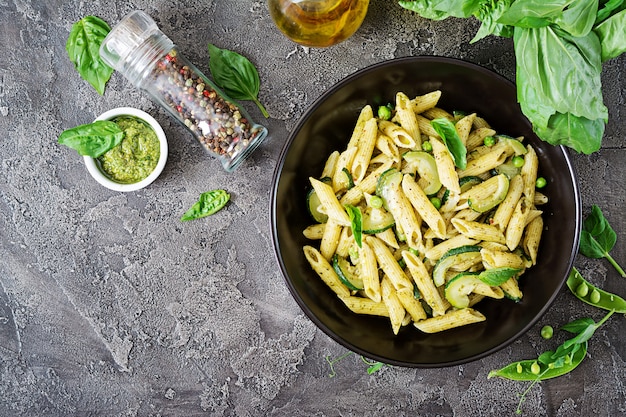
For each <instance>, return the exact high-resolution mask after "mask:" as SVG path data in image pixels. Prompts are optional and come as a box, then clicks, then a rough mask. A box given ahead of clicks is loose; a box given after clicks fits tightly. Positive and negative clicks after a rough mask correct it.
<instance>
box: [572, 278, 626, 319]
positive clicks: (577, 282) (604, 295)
mask: <svg viewBox="0 0 626 417" xmlns="http://www.w3.org/2000/svg"><path fill="white" fill-rule="evenodd" d="M567 287H568V288H569V289H570V291H571V292H572V294H574V295H575V296H576V298H578V299H579V300H581V301H583V302H585V303H587V304H590V305H592V306H594V307H598V308H602V309H604V310H609V311H614V312H616V313H626V300H624V299H623V298H622V297H619V296H617V295H615V294H612V293H610V292H607V291H604V290H603V289H601V288H598V287H596V286H595V285H593V284H591V283H590V282H588V281H587V280H586V279H585V278H583V276H582V275H581V274H580V272H578V270H577V269H576V268H572V271H571V272H570V274H569V276H568V277H567Z"/></svg>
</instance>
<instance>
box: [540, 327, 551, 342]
mask: <svg viewBox="0 0 626 417" xmlns="http://www.w3.org/2000/svg"><path fill="white" fill-rule="evenodd" d="M553 334H554V329H553V328H552V326H543V327H542V328H541V337H543V338H544V339H550V338H552V335H553Z"/></svg>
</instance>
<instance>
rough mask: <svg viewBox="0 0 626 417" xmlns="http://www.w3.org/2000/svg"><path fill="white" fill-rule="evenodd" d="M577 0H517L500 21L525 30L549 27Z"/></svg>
mask: <svg viewBox="0 0 626 417" xmlns="http://www.w3.org/2000/svg"><path fill="white" fill-rule="evenodd" d="M574 1H576V0H552V1H546V0H517V1H515V2H513V4H512V5H511V7H509V9H508V10H507V11H506V12H505V13H504V14H503V15H502V16H501V17H500V18H499V19H498V22H499V23H501V24H503V25H511V26H517V27H523V28H540V27H545V26H548V25H549V24H550V23H552V22H553V21H554V20H555V19H556V18H557V17H559V16H560V15H561V13H562V12H563V10H565V8H566V7H568V6H569V5H570V4H572V3H573V2H574Z"/></svg>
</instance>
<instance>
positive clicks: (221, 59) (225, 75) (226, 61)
mask: <svg viewBox="0 0 626 417" xmlns="http://www.w3.org/2000/svg"><path fill="white" fill-rule="evenodd" d="M209 68H210V69H211V75H213V79H214V80H215V83H216V84H217V85H218V86H219V87H221V88H222V89H223V90H224V92H225V93H226V94H227V95H228V96H229V97H231V98H233V99H235V100H252V101H253V102H254V103H255V104H256V105H257V106H258V108H259V109H260V110H261V113H263V116H265V117H269V113H268V112H267V110H265V107H263V104H261V102H260V101H259V99H258V95H259V89H260V85H261V81H260V79H259V73H258V71H257V70H256V68H255V67H254V65H253V64H252V62H250V61H249V60H248V58H246V57H244V56H242V55H240V54H238V53H237V52H233V51H229V50H228V49H220V48H218V47H217V46H215V45H212V44H209Z"/></svg>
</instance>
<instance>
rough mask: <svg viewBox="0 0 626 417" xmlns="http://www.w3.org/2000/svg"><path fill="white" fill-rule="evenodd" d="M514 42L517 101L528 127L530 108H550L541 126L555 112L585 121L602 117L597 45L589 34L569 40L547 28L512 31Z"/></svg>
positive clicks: (599, 64)
mask: <svg viewBox="0 0 626 417" xmlns="http://www.w3.org/2000/svg"><path fill="white" fill-rule="evenodd" d="M514 43H515V56H516V62H517V84H518V101H519V102H520V104H521V106H522V111H523V112H524V114H525V115H527V117H529V119H531V121H532V122H533V123H535V120H536V119H535V118H533V117H531V116H529V114H531V115H532V114H535V115H536V112H537V110H534V113H533V110H530V109H532V108H533V107H536V106H538V107H539V108H541V109H542V111H545V110H547V109H552V111H550V112H549V113H548V114H547V115H544V118H540V119H539V122H540V123H539V126H541V127H545V126H546V125H547V121H548V119H549V116H550V115H552V114H554V113H556V112H559V113H563V114H567V113H571V114H573V115H575V116H577V117H585V118H587V119H589V120H596V119H603V120H606V119H607V118H608V110H607V108H606V106H605V105H604V103H603V98H602V83H601V79H600V75H601V71H602V62H601V60H600V41H599V39H598V37H597V35H596V34H595V33H594V32H590V33H589V34H587V36H584V37H572V36H571V35H569V34H567V33H566V32H564V31H562V30H559V29H558V28H556V27H552V26H550V27H543V28H539V29H522V28H515V34H514ZM520 86H523V87H520ZM520 94H522V95H521V96H520ZM524 94H529V95H528V96H525V95H524Z"/></svg>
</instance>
